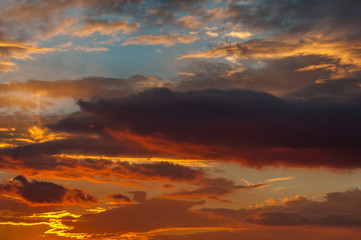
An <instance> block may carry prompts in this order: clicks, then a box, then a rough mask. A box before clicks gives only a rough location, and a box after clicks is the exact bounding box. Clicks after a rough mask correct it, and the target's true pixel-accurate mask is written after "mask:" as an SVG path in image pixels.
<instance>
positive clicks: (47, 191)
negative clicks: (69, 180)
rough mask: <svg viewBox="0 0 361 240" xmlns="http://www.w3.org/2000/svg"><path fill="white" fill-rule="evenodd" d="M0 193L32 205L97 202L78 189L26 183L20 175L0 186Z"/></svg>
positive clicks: (34, 182) (39, 182) (45, 183)
mask: <svg viewBox="0 0 361 240" xmlns="http://www.w3.org/2000/svg"><path fill="white" fill-rule="evenodd" d="M0 191H1V193H5V194H14V195H16V196H19V197H21V198H22V199H23V200H24V201H25V202H27V203H29V204H34V205H47V204H50V205H51V204H65V205H73V204H80V205H87V204H96V203H97V202H98V200H97V199H96V198H95V197H93V196H91V195H89V194H87V193H85V192H84V191H82V190H80V189H69V188H65V187H63V186H61V185H58V184H55V183H51V182H44V181H36V180H32V181H28V180H27V179H26V178H25V177H24V176H22V175H19V176H17V177H15V178H14V179H12V180H10V181H8V182H7V183H4V184H1V185H0Z"/></svg>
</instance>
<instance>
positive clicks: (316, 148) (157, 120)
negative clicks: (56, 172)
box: [50, 88, 361, 168]
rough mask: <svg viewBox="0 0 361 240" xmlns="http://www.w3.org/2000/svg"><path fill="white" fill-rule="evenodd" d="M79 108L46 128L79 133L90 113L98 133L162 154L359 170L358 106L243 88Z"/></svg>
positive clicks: (160, 94) (150, 94)
mask: <svg viewBox="0 0 361 240" xmlns="http://www.w3.org/2000/svg"><path fill="white" fill-rule="evenodd" d="M79 106H80V108H81V110H82V113H80V114H79V115H78V116H76V117H73V116H72V117H70V118H65V119H63V120H60V121H59V122H57V123H56V124H54V125H51V126H50V128H52V129H56V130H62V131H65V132H79V129H82V128H81V127H80V126H79V124H81V123H82V122H84V123H88V122H89V120H88V119H89V114H90V115H94V116H96V117H100V118H102V120H101V121H100V122H99V123H98V124H99V125H97V128H98V129H100V131H103V132H105V133H111V135H112V136H113V137H114V138H115V139H118V140H122V139H124V138H126V137H127V136H128V137H129V138H130V139H132V140H134V141H135V142H137V141H138V142H140V143H142V145H143V147H145V148H146V149H148V150H153V153H155V152H154V151H158V152H159V153H160V154H161V155H162V152H163V156H164V154H173V155H177V153H178V154H182V153H183V154H184V153H188V154H189V156H192V155H193V156H196V157H203V158H216V159H222V158H223V159H233V160H237V157H235V155H238V160H240V161H241V162H243V163H245V164H247V165H250V166H262V165H275V164H285V165H293V166H314V167H316V166H325V167H339V168H353V167H359V161H358V157H357V156H358V152H359V150H358V149H359V148H360V146H359V143H358V141H357V140H356V139H357V138H358V136H359V135H360V134H361V129H359V128H358V127H357V126H358V122H359V121H360V118H361V115H360V113H359V111H358V109H359V108H360V103H359V102H358V101H357V102H351V103H347V102H346V103H337V102H336V103H335V102H323V101H315V100H312V101H304V100H285V99H281V98H277V97H275V96H272V95H270V94H267V93H263V92H255V91H250V90H244V89H231V90H215V89H214V90H202V91H189V92H173V91H171V90H169V89H164V88H158V89H149V90H146V91H144V92H141V93H139V94H137V95H132V96H129V97H124V98H114V99H94V100H91V101H83V100H80V101H79ZM83 113H84V114H83ZM176 143H177V144H179V145H178V146H182V148H181V149H182V150H181V149H177V148H175V147H174V146H176V145H175V144H176ZM192 146H194V147H192ZM196 146H197V147H196ZM153 156H154V155H153ZM339 158H341V159H342V161H340V160H339ZM241 159H242V160H241ZM245 159H246V160H245Z"/></svg>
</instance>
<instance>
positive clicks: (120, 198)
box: [107, 193, 132, 204]
mask: <svg viewBox="0 0 361 240" xmlns="http://www.w3.org/2000/svg"><path fill="white" fill-rule="evenodd" d="M107 198H108V199H110V200H111V201H113V202H114V203H116V204H131V203H132V200H130V198H128V197H127V196H124V195H122V194H120V193H116V194H111V195H108V197H107Z"/></svg>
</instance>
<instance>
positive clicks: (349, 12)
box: [224, 0, 361, 38]
mask: <svg viewBox="0 0 361 240" xmlns="http://www.w3.org/2000/svg"><path fill="white" fill-rule="evenodd" d="M310 3H311V2H310V1H300V2H287V1H281V2H277V3H274V2H272V1H269V0H259V1H248V2H242V3H239V1H229V2H228V4H227V7H226V10H225V13H224V15H225V16H226V18H225V19H224V21H225V22H231V23H233V25H234V26H239V25H242V26H243V27H245V28H248V29H254V30H258V31H271V30H272V31H273V32H276V33H277V32H280V33H289V34H299V33H303V34H305V33H308V34H310V33H312V32H314V33H319V34H324V35H325V36H327V35H328V34H329V35H331V36H332V35H337V36H345V37H346V38H348V37H349V38H351V37H352V36H354V35H358V32H357V30H356V28H357V27H356V25H354V24H352V23H353V22H358V21H360V16H359V15H358V14H356V12H357V11H358V10H360V9H361V6H360V4H359V2H357V0H348V1H345V2H339V1H337V0H331V1H327V2H324V1H322V0H316V1H312V6H313V7H312V8H309V6H310V5H309V4H310ZM345 33H346V34H345Z"/></svg>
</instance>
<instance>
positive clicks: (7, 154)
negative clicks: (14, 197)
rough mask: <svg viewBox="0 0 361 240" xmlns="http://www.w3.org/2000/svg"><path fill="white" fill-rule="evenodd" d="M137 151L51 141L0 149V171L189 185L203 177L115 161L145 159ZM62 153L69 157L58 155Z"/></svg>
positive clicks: (165, 166)
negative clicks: (114, 157)
mask: <svg viewBox="0 0 361 240" xmlns="http://www.w3.org/2000/svg"><path fill="white" fill-rule="evenodd" d="M89 149H92V150H89ZM131 149H133V150H134V152H133V153H131V152H130V151H133V150H131ZM141 150H142V148H134V145H129V147H127V145H124V144H121V143H120V142H116V141H112V142H110V143H109V142H105V141H102V140H96V139H92V140H91V139H84V138H78V139H73V140H60V141H51V142H46V143H38V144H30V145H26V146H23V147H17V148H10V149H3V150H2V156H3V159H2V161H1V162H0V168H2V169H9V170H16V171H18V172H22V173H26V174H32V175H38V174H39V175H42V173H46V172H51V173H52V174H54V175H55V176H58V177H62V178H77V179H79V178H86V179H89V180H93V181H94V180H95V181H110V180H113V181H115V180H116V181H122V180H126V179H127V180H134V181H135V180H150V179H151V180H169V181H184V182H193V181H196V180H198V179H200V178H202V177H203V176H204V172H203V171H202V170H200V169H193V168H190V167H186V166H182V165H179V164H176V163H171V162H155V163H154V162H149V163H129V162H127V161H121V160H119V155H120V156H126V157H130V156H134V157H139V155H141V154H142V155H145V156H148V157H149V155H148V154H149V153H150V152H149V151H146V152H144V153H142V151H141ZM143 150H144V149H143ZM64 153H66V154H68V155H69V154H70V155H69V156H68V155H65V156H62V155H61V154H64ZM71 154H75V155H71ZM78 154H80V155H82V154H88V155H89V154H94V155H96V156H99V157H98V158H96V159H89V158H87V157H80V158H77V157H76V155H78ZM103 155H108V156H116V157H117V159H118V161H116V162H114V161H112V160H107V159H102V157H101V156H103ZM148 157H147V158H148ZM120 159H121V158H120Z"/></svg>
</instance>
